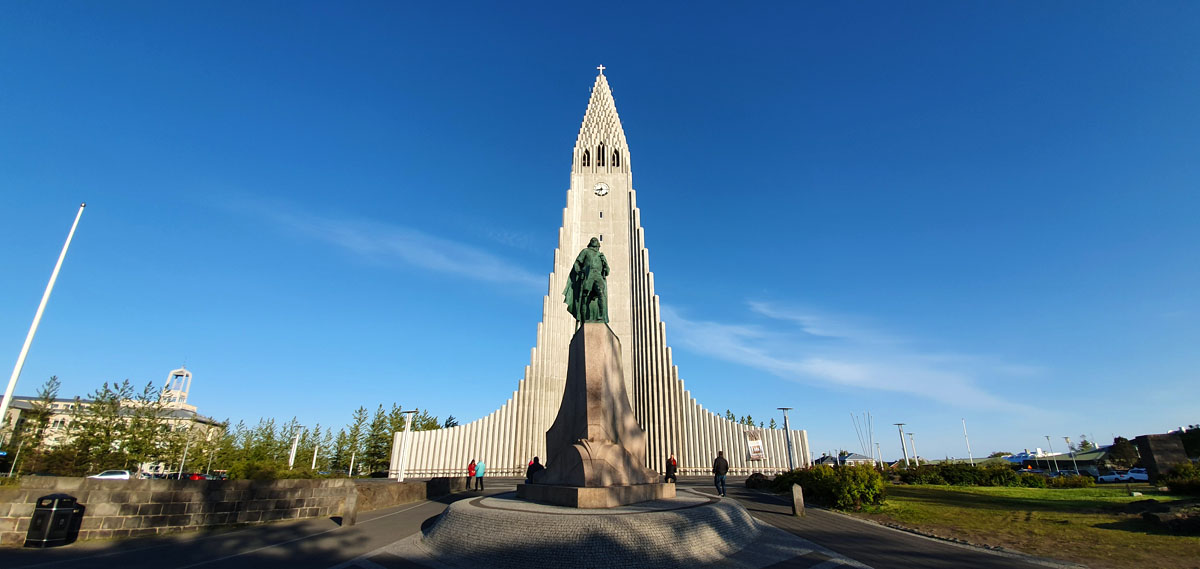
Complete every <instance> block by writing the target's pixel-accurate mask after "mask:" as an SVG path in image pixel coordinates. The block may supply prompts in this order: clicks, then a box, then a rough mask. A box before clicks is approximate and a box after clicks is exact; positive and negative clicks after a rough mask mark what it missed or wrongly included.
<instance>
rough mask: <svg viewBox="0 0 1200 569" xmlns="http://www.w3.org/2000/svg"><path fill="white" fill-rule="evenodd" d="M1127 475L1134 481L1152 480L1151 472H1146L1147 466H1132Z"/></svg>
mask: <svg viewBox="0 0 1200 569" xmlns="http://www.w3.org/2000/svg"><path fill="white" fill-rule="evenodd" d="M1127 476H1129V480H1131V481H1134V482H1149V481H1150V473H1149V472H1146V469H1145V468H1130V469H1129V473H1128V474H1127Z"/></svg>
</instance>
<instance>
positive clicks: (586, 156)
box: [583, 150, 592, 166]
mask: <svg viewBox="0 0 1200 569" xmlns="http://www.w3.org/2000/svg"><path fill="white" fill-rule="evenodd" d="M583 165H584V166H591V165H592V155H591V153H589V152H588V151H587V150H584V151H583Z"/></svg>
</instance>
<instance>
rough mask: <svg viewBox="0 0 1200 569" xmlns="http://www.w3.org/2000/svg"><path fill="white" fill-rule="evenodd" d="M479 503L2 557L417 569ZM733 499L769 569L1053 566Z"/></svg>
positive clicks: (99, 564)
mask: <svg viewBox="0 0 1200 569" xmlns="http://www.w3.org/2000/svg"><path fill="white" fill-rule="evenodd" d="M518 482H519V480H517V479H515V478H512V479H501V478H497V479H490V480H489V484H488V490H487V491H486V492H484V493H482V495H487V496H497V495H500V494H505V493H508V492H513V491H515V490H516V484H517V483H518ZM679 486H680V489H681V490H695V491H698V492H710V491H711V486H709V484H708V479H707V478H699V477H698V478H690V479H683V480H681V483H680V485H679ZM480 495H481V494H480V493H461V494H457V495H454V496H448V497H446V498H443V499H439V500H433V501H423V502H417V503H413V504H406V505H403V506H398V507H395V508H389V509H386V510H379V511H375V512H368V513H365V514H361V515H360V516H359V519H358V523H357V524H356V525H354V526H352V527H340V526H339V525H338V523H337V521H336V520H330V519H314V520H302V521H293V522H281V523H274V524H267V525H261V526H254V527H248V528H242V529H237V530H226V531H216V532H204V533H191V534H181V535H177V536H171V537H160V538H145V539H129V540H123V541H111V542H82V543H77V544H74V545H70V546H67V547H62V548H57V549H48V550H34V549H9V550H0V567H5V568H6V569H31V568H35V567H37V568H42V567H45V568H54V569H85V568H95V569H100V568H110V567H121V568H122V569H142V568H145V569H190V568H193V567H205V568H207V567H231V568H243V567H244V568H247V569H249V568H264V569H269V568H276V567H277V568H280V569H283V568H287V569H307V568H311V569H380V568H386V569H415V568H418V567H423V566H422V565H418V564H415V563H413V562H411V561H408V560H407V559H406V558H404V557H401V556H399V555H397V554H396V552H397V551H400V550H401V549H402V548H403V546H404V542H405V540H406V538H411V537H412V536H414V535H415V534H417V533H418V532H419V531H421V528H422V526H424V525H426V524H429V523H432V520H433V518H434V517H435V516H437V515H438V514H440V513H442V511H444V510H445V509H446V507H447V505H448V504H451V503H453V502H456V501H458V500H463V499H468V500H473V499H476V498H479V497H480ZM727 499H734V500H737V501H738V502H740V503H741V504H742V506H744V507H745V508H746V510H748V511H749V512H750V513H751V515H753V516H754V517H755V518H757V519H758V520H759V521H761V522H765V523H767V524H770V525H771V526H774V527H775V528H778V529H780V530H783V531H785V532H788V533H790V534H792V535H793V536H797V537H799V538H802V540H805V541H806V542H808V543H809V546H808V547H804V548H797V549H796V556H795V557H793V558H791V559H788V560H786V561H783V562H777V563H774V564H771V565H769V567H771V568H772V569H784V568H797V569H799V568H820V569H828V568H833V567H874V568H876V569H884V568H912V567H931V568H961V567H971V568H981V569H988V568H1002V567H1003V568H1026V567H1028V568H1032V567H1046V566H1056V565H1053V564H1050V563H1047V562H1044V561H1041V560H1037V559H1032V558H1027V557H1023V556H1010V555H1000V554H996V553H993V552H989V551H984V550H980V549H976V548H971V547H965V546H961V545H957V544H952V543H947V542H942V541H937V540H932V539H927V538H924V537H920V536H916V535H912V534H909V533H906V532H901V531H897V530H893V529H889V528H885V527H882V526H878V525H876V524H872V523H869V522H863V521H859V520H856V519H852V518H850V517H848V516H844V515H841V514H837V513H833V512H828V511H824V510H819V509H809V510H808V515H807V516H805V517H803V518H796V517H793V516H791V515H790V510H789V507H788V506H787V504H786V503H785V502H784V500H782V499H780V498H778V497H776V496H772V495H767V494H763V493H760V492H754V491H750V490H746V489H745V488H744V486H743V485H742V481H741V480H737V481H731V483H730V486H729V496H728V498H727ZM485 531H486V528H481V529H480V532H481V533H482V532H485ZM483 537H484V536H481V539H482V538H483ZM408 541H409V542H411V541H412V539H408ZM546 551H547V553H546V565H547V566H549V565H553V564H554V563H555V561H554V558H553V549H552V548H547V550H546ZM1058 566H1062V565H1058ZM474 569H483V568H479V567H476V568H474Z"/></svg>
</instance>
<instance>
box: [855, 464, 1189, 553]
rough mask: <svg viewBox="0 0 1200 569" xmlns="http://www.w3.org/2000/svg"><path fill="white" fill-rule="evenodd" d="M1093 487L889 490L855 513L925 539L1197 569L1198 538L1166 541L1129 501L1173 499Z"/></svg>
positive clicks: (1168, 537)
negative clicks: (1128, 510)
mask: <svg viewBox="0 0 1200 569" xmlns="http://www.w3.org/2000/svg"><path fill="white" fill-rule="evenodd" d="M1132 489H1133V490H1136V491H1139V492H1142V493H1143V494H1145V495H1144V496H1140V497H1131V496H1129V493H1128V490H1127V489H1126V485H1124V484H1120V485H1114V486H1098V487H1096V488H1077V489H1062V490H1059V489H1049V488H982V487H981V488H975V487H961V486H888V487H887V502H886V503H885V504H884V505H883V506H881V507H880V508H879V509H878V510H877V511H874V512H863V513H859V514H856V515H859V516H861V517H865V518H870V519H873V520H876V521H880V522H889V523H893V524H895V525H899V526H902V527H906V528H911V529H914V530H917V531H920V532H921V533H924V534H927V535H935V536H938V537H951V538H958V539H964V540H967V541H969V542H971V543H974V544H977V545H990V546H1001V547H1004V548H1007V549H1013V550H1017V551H1021V552H1024V553H1029V554H1033V555H1038V556H1041V557H1049V558H1053V559H1061V560H1066V561H1072V562H1075V563H1082V564H1084V565H1088V566H1089V567H1096V568H1101V567H1111V568H1117V567H1139V568H1150V567H1197V568H1200V537H1197V536H1190V537H1189V536H1179V535H1171V534H1169V533H1166V532H1164V531H1161V530H1159V529H1158V527H1157V526H1155V525H1153V524H1151V523H1149V522H1145V521H1143V520H1142V518H1141V516H1140V515H1131V514H1124V513H1121V508H1122V507H1123V506H1124V505H1125V504H1127V503H1129V502H1133V501H1137V500H1145V499H1146V498H1154V499H1156V500H1159V501H1167V500H1173V499H1175V498H1174V497H1172V496H1170V495H1167V494H1165V493H1160V492H1158V491H1156V490H1154V489H1152V488H1151V487H1150V486H1149V485H1147V484H1137V485H1132Z"/></svg>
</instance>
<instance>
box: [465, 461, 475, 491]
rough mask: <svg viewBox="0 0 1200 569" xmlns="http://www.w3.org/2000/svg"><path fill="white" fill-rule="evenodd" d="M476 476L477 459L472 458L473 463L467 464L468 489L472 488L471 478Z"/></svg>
mask: <svg viewBox="0 0 1200 569" xmlns="http://www.w3.org/2000/svg"><path fill="white" fill-rule="evenodd" d="M474 478H475V459H473V458H472V459H471V464H468V465H467V487H466V489H467V490H470V489H471V480H473V479H474Z"/></svg>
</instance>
